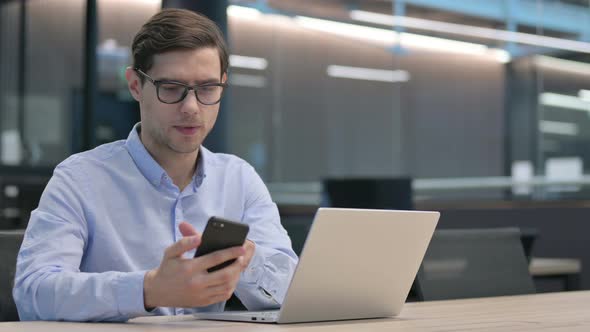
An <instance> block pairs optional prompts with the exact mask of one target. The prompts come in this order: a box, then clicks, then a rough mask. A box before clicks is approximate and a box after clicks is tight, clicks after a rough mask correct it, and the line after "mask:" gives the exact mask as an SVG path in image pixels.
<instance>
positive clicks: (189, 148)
mask: <svg viewBox="0 0 590 332" xmlns="http://www.w3.org/2000/svg"><path fill="white" fill-rule="evenodd" d="M199 147H201V144H191V145H186V144H176V145H172V146H170V149H171V150H173V151H174V152H176V153H195V152H196V151H197V150H198V149H199Z"/></svg>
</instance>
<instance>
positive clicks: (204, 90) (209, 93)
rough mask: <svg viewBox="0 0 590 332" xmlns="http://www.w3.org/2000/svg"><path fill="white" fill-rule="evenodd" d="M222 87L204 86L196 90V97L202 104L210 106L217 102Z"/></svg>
mask: <svg viewBox="0 0 590 332" xmlns="http://www.w3.org/2000/svg"><path fill="white" fill-rule="evenodd" d="M222 93H223V87H222V86H219V85H205V86H200V87H198V88H197V97H198V99H199V101H200V102H201V103H203V104H207V105H212V104H216V103H217V102H219V100H220V99H221V94H222Z"/></svg>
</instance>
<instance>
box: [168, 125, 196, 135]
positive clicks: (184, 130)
mask: <svg viewBox="0 0 590 332" xmlns="http://www.w3.org/2000/svg"><path fill="white" fill-rule="evenodd" d="M198 128H199V127H197V126H194V127H192V126H174V129H176V130H178V131H179V132H180V133H181V134H183V135H194V134H195V133H196V132H197V129H198Z"/></svg>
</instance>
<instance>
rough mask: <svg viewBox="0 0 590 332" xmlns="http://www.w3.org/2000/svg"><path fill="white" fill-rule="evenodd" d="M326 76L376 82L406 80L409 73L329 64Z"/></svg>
mask: <svg viewBox="0 0 590 332" xmlns="http://www.w3.org/2000/svg"><path fill="white" fill-rule="evenodd" d="M326 72H327V74H328V76H330V77H338V78H350V79H355V80H365V81H378V82H390V83H394V82H407V81H409V80H410V73H408V72H407V71H405V70H385V69H374V68H364V67H349V66H337V65H330V66H328V68H327V70H326Z"/></svg>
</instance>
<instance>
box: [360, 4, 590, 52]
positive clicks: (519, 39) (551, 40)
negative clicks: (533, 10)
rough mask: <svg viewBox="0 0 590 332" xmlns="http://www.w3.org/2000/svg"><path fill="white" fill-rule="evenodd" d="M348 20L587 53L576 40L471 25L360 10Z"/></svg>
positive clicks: (588, 49)
mask: <svg viewBox="0 0 590 332" xmlns="http://www.w3.org/2000/svg"><path fill="white" fill-rule="evenodd" d="M350 17H351V18H352V19H353V20H356V21H362V22H368V23H375V24H381V25H386V26H403V27H406V28H414V29H419V30H427V31H436V32H444V33H449V34H456V35H461V36H469V37H476V38H483V39H492V40H500V41H505V42H516V43H521V44H528V45H534V46H542V47H547V48H553V49H562V50H568V51H575V52H583V53H590V43H587V42H581V41H577V40H571V39H564V38H555V37H547V36H540V35H535V34H530V33H523V32H517V31H508V30H500V29H491V28H483V27H478V26H472V25H465V24H456V23H447V22H441V21H434V20H427V19H421V18H415V17H407V16H392V15H386V14H380V13H373V12H367V11H362V10H352V11H350Z"/></svg>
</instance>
